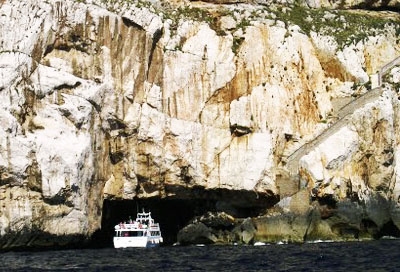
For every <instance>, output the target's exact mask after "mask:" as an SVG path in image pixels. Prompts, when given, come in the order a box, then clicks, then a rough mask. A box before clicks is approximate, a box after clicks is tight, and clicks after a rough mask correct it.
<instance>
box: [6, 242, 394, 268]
mask: <svg viewBox="0 0 400 272" xmlns="http://www.w3.org/2000/svg"><path fill="white" fill-rule="evenodd" d="M0 271H346V272H350V271H400V240H378V241H368V242H345V243H336V242H332V243H312V244H309V243H305V244H280V245H277V244H265V245H260V246H163V247H159V248H129V249H114V248H99V249H74V250H49V251H24V252H14V251H9V252H2V253H0Z"/></svg>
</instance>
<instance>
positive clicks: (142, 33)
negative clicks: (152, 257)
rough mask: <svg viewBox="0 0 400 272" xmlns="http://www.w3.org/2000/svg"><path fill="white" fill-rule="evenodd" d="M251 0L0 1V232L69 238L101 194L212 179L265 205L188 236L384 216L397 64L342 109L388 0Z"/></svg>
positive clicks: (391, 189) (385, 36)
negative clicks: (341, 1) (341, 3)
mask: <svg viewBox="0 0 400 272" xmlns="http://www.w3.org/2000/svg"><path fill="white" fill-rule="evenodd" d="M263 4H264V3H258V4H254V3H253V4H245V3H238V4H237V5H234V6H233V5H216V4H213V3H198V2H194V3H185V5H183V3H175V4H171V3H170V4H168V3H163V2H158V1H156V2H154V3H152V4H150V3H144V2H143V3H142V2H138V3H136V4H133V3H128V2H127V1H121V2H117V1H110V2H108V1H95V0H93V1H86V3H85V1H72V0H68V1H57V0H49V1H33V0H32V1H31V0H28V1H23V2H21V1H16V0H15V1H14V0H6V1H1V2H0V33H1V34H0V201H1V205H0V247H3V248H10V247H18V246H35V245H55V244H57V242H55V241H54V240H52V239H50V238H51V237H61V236H63V237H64V238H65V239H63V240H62V239H60V240H59V241H62V242H60V243H62V244H64V243H70V242H74V241H81V240H85V239H87V238H89V237H90V236H91V235H92V234H93V233H94V232H95V231H96V230H98V229H99V228H100V227H101V216H102V214H101V213H102V203H103V199H104V198H107V199H111V200H113V199H134V198H139V199H143V198H163V199H169V198H171V199H192V198H196V199H199V198H201V199H207V197H208V193H210V194H211V192H213V191H217V192H218V190H227V191H233V192H237V194H236V196H237V197H235V198H234V199H231V198H229V199H228V198H226V199H224V198H223V197H222V196H221V198H222V199H220V201H219V202H218V203H219V205H216V206H218V207H215V210H218V211H221V212H226V213H229V212H231V213H232V214H233V215H239V214H243V211H242V212H240V211H239V210H240V209H242V210H251V209H254V208H255V207H256V208H257V209H260V205H261V204H260V203H262V205H265V214H264V215H263V216H262V217H260V218H253V219H248V220H245V221H244V222H242V221H243V220H242V221H240V222H239V221H238V222H239V223H237V224H236V225H235V226H236V227H237V228H235V226H232V230H229V233H227V232H224V233H223V234H221V235H219V234H215V232H214V230H213V228H214V227H215V226H210V225H207V223H206V222H202V221H201V222H199V223H196V224H195V225H192V227H190V226H189V227H188V228H192V229H193V231H194V232H197V233H203V234H204V233H205V234H204V235H203V234H202V235H199V237H203V238H204V239H203V238H202V239H203V240H201V239H200V240H193V241H192V242H196V243H197V242H201V243H205V242H213V243H215V242H223V241H229V242H232V241H234V240H235V239H236V240H239V241H241V242H244V243H251V242H254V241H278V240H287V241H302V240H304V239H320V238H323V239H342V238H343V237H344V238H343V239H347V238H346V237H352V239H353V238H354V239H357V238H358V237H361V236H365V237H367V238H368V237H376V236H379V235H380V234H381V233H382V230H383V229H385V228H386V229H387V228H388V226H390V228H391V230H392V231H393V232H395V231H396V229H397V228H400V212H399V211H400V205H399V203H398V199H399V195H400V189H399V188H400V187H399V186H400V185H399V181H398V180H399V178H398V172H399V171H398V166H397V165H398V164H397V163H396V162H397V161H398V160H397V158H398V156H399V148H398V135H399V133H398V127H399V126H398V124H399V119H398V112H399V102H398V99H397V91H398V85H396V84H398V81H399V80H398V72H396V68H394V69H392V68H393V67H392V66H390V69H389V68H388V69H389V70H388V72H387V73H386V75H389V76H388V77H383V81H384V82H385V83H390V84H387V85H385V87H384V88H382V89H379V92H375V93H373V94H374V95H375V96H370V97H369V98H368V99H360V100H358V101H361V102H356V103H355V104H352V105H348V106H347V107H346V108H345V110H344V109H342V110H341V107H342V106H343V105H344V104H345V102H348V101H352V100H354V99H355V98H357V97H358V96H360V95H361V94H363V93H366V92H369V91H371V89H372V88H374V87H376V86H378V83H379V82H378V80H377V78H379V76H378V74H377V73H378V71H379V70H380V69H381V68H382V67H383V66H384V65H385V64H386V63H388V62H389V61H391V60H392V59H394V58H395V57H396V56H398V55H400V54H399V52H400V47H399V43H398V33H399V28H400V27H399V22H400V19H399V16H398V14H396V13H392V12H389V11H387V12H378V11H376V12H372V11H370V12H368V13H365V12H363V11H336V10H331V11H327V10H319V9H307V8H305V7H302V6H293V5H291V4H290V3H286V2H285V3H283V4H284V5H283V6H282V5H271V7H269V8H266V7H265V6H263ZM363 4H364V2H363V3H361V2H357V3H354V2H351V3H350V2H349V3H348V6H351V7H354V6H363ZM174 5H177V6H174ZM308 5H309V6H312V7H325V6H329V7H331V8H336V4H335V3H333V4H332V3H331V2H329V3H325V2H313V3H311V2H310V3H308ZM377 5H379V4H378V3H377ZM346 6H347V2H346ZM386 6H390V7H395V8H397V7H398V3H397V1H395V2H393V3H392V2H390V3H386V2H385V3H382V7H386ZM320 22H324V24H323V25H321V24H320ZM394 66H396V64H394ZM371 97H372V98H371ZM344 112H345V113H346V114H344V116H342V115H341V114H343V113H344ZM320 135H322V136H320ZM296 150H297V151H296ZM243 192H246V197H241V195H243V196H244V195H245V194H244V193H243ZM250 193H251V195H252V196H253V197H251V199H249V198H248V196H249V194H250ZM215 195H216V194H215V193H214V194H213V197H214V198H215ZM279 199H280V201H279V203H277V202H278V200H279ZM327 200H329V201H328V202H326V201H327ZM291 203H292V204H291ZM293 203H297V204H293ZM274 204H276V206H275V207H274V208H273V209H270V210H268V211H267V210H266V209H267V208H270V206H272V205H274ZM232 211H233V212H232ZM172 212H173V211H172ZM210 228H211V229H210ZM184 230H185V229H184ZM187 233H190V232H189V231H187ZM289 236H290V237H291V238H290V239H289V238H288V237H289ZM49 237H50V238H49ZM181 237H182V236H181ZM224 237H225V238H224ZM232 237H233V238H232ZM189 238H190V237H189ZM189 238H185V239H186V240H185V241H188V242H187V243H190V239H189ZM187 239H189V240H187ZM183 240H184V238H182V241H183Z"/></svg>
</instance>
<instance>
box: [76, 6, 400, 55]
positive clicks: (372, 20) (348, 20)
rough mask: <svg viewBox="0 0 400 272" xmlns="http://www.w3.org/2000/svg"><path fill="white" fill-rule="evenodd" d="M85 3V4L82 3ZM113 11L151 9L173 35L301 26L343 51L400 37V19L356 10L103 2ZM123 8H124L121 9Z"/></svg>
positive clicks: (235, 42)
mask: <svg viewBox="0 0 400 272" xmlns="http://www.w3.org/2000/svg"><path fill="white" fill-rule="evenodd" d="M81 1H82V0H81ZM101 2H102V3H103V4H105V5H106V6H107V7H109V8H111V9H112V8H114V7H115V6H118V5H119V4H124V5H134V6H135V7H137V8H148V9H150V10H151V11H152V12H154V13H156V14H158V15H160V16H163V18H164V19H165V20H170V22H171V24H170V27H171V30H172V32H171V33H175V32H174V31H175V30H176V29H177V28H178V26H179V23H180V22H181V21H182V20H192V21H198V22H204V23H207V24H208V25H209V26H210V28H212V29H213V30H214V31H216V33H217V34H218V35H221V36H222V35H225V34H226V30H223V29H221V27H220V18H221V17H223V16H231V17H232V18H233V19H234V20H235V21H236V27H235V28H234V29H231V30H230V31H231V32H232V33H234V32H235V31H236V30H238V29H242V30H245V29H246V27H248V26H250V25H251V23H252V22H254V21H266V20H268V21H269V23H270V22H275V23H277V22H278V21H281V22H283V23H284V24H285V25H286V28H288V27H289V26H290V25H297V26H299V27H300V29H301V31H302V32H303V33H305V34H306V35H309V34H310V33H311V31H313V32H316V33H320V34H322V35H327V36H333V37H334V38H335V40H336V42H337V44H338V46H339V47H340V48H343V47H345V46H347V45H349V44H352V43H357V42H359V41H361V40H364V39H365V38H367V37H368V36H376V35H378V34H379V33H383V32H385V31H387V30H388V29H394V30H395V34H396V36H399V35H400V17H399V16H397V17H395V16H392V17H390V16H387V15H383V16H379V15H378V16H377V15H376V14H378V13H375V14H373V13H367V12H361V11H355V10H329V9H310V8H308V7H305V6H303V5H297V4H296V5H290V6H283V5H271V6H262V5H250V4H237V5H234V6H233V5H220V4H218V5H217V4H215V5H212V4H199V3H195V4H190V5H188V4H185V5H179V6H177V7H176V6H173V5H172V4H171V3H169V2H164V1H156V2H148V1H145V0H101ZM120 7H122V6H120ZM242 40H243V39H242V38H241V37H235V35H234V44H233V48H232V49H233V51H236V50H237V48H238V47H239V46H240V43H241V41H242Z"/></svg>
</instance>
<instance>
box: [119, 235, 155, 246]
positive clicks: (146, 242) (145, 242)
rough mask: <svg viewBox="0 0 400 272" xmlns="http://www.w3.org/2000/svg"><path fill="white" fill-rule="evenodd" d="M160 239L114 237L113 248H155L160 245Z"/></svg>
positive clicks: (149, 237)
mask: <svg viewBox="0 0 400 272" xmlns="http://www.w3.org/2000/svg"><path fill="white" fill-rule="evenodd" d="M161 239H162V238H160V237H151V236H143V237H114V247H115V248H129V247H157V246H159V245H160V243H161Z"/></svg>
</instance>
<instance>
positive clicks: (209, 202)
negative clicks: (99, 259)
mask: <svg viewBox="0 0 400 272" xmlns="http://www.w3.org/2000/svg"><path fill="white" fill-rule="evenodd" d="M187 196H188V195H186V198H183V199H178V198H146V199H134V200H109V199H105V200H104V202H103V212H102V220H101V230H99V231H97V232H96V233H95V234H94V235H93V237H92V241H93V245H94V246H96V247H112V246H113V242H112V240H113V236H114V226H115V225H116V224H119V223H120V222H123V221H126V220H128V219H129V217H131V218H132V219H135V218H136V213H137V212H138V211H142V210H143V209H144V210H145V211H146V212H147V211H151V214H152V217H153V218H154V219H155V221H156V222H158V223H160V227H161V231H162V236H163V238H164V245H172V244H174V243H175V242H176V238H177V234H178V232H179V230H181V229H182V228H183V227H185V226H186V225H187V224H188V223H189V221H190V220H191V219H193V218H194V217H195V216H199V215H203V214H205V213H206V212H209V211H210V212H216V211H219V212H221V211H223V212H226V213H228V214H230V215H232V216H234V217H236V218H246V217H255V216H257V215H259V214H261V213H263V212H265V210H266V209H267V208H268V207H271V206H272V205H274V204H275V203H276V202H277V201H278V200H279V199H278V198H277V197H276V196H272V197H271V195H255V193H254V192H248V191H231V190H221V189H219V190H204V189H197V190H196V189H192V191H191V196H192V197H187Z"/></svg>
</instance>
